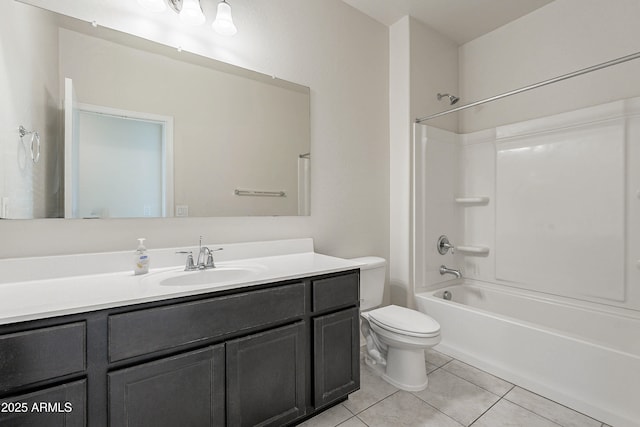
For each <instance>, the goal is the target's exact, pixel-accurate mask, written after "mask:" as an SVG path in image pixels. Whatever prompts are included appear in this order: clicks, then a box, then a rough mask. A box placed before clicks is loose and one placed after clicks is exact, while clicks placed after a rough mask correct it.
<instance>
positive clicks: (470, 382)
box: [432, 359, 516, 399]
mask: <svg viewBox="0 0 640 427" xmlns="http://www.w3.org/2000/svg"><path fill="white" fill-rule="evenodd" d="M454 360H457V359H454ZM452 361H453V360H452ZM462 363H464V362H462ZM447 365H448V363H447ZM469 366H471V365H469ZM471 367H472V368H475V366H471ZM442 369H444V370H445V371H447V373H449V374H451V375H453V376H455V377H458V378H460V379H461V380H464V381H466V382H468V383H469V384H473V385H474V386H476V387H479V388H481V389H482V390H484V391H486V392H488V393H491V394H493V395H494V396H498V397H499V398H501V399H502V398H503V397H504V396H506V395H507V393H509V392H510V391H511V390H513V388H514V387H516V385H515V384H512V383H510V382H509V381H506V380H503V379H502V378H500V377H496V376H495V375H492V374H490V373H488V372H485V371H482V369H478V368H476V369H478V370H479V371H482V372H484V373H485V374H487V375H491V376H492V377H494V378H497V379H499V380H501V381H504V382H505V383H507V384H509V385H511V387H509V390H507V391H506V392H504V393H503V394H498V393H495V392H493V391H491V390H489V389H487V388H484V387H482V386H481V385H480V384H476V383H474V382H473V381H469V380H468V379H467V378H464V377H461V376H460V375H458V374H456V373H455V372H451V371H450V370H448V369H447V368H445V367H444V366H443V367H442ZM432 372H435V371H432Z"/></svg>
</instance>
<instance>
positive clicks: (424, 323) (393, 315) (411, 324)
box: [367, 305, 440, 338]
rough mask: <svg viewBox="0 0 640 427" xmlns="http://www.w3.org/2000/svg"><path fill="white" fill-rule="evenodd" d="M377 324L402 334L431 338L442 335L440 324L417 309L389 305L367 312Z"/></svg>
mask: <svg viewBox="0 0 640 427" xmlns="http://www.w3.org/2000/svg"><path fill="white" fill-rule="evenodd" d="M367 314H368V318H369V320H370V321H371V322H373V323H374V324H375V325H376V326H378V327H380V328H382V329H385V330H387V331H389V332H393V333H396V334H400V335H406V336H410V337H418V338H431V337H436V336H438V335H440V324H439V323H438V322H436V321H435V320H434V319H432V318H431V317H429V316H427V315H426V314H424V313H421V312H419V311H416V310H411V309H409V308H405V307H399V306H397V305H388V306H386V307H382V308H378V309H376V310H372V311H370V312H368V313H367Z"/></svg>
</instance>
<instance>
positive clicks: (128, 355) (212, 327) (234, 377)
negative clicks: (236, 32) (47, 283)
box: [0, 270, 360, 427]
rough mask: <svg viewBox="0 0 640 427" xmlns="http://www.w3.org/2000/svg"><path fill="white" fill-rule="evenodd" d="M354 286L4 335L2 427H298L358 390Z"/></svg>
mask: <svg viewBox="0 0 640 427" xmlns="http://www.w3.org/2000/svg"><path fill="white" fill-rule="evenodd" d="M358 287H359V272H358V270H351V271H347V272H340V273H333V274H328V275H323V276H317V277H311V278H308V279H302V280H292V281H287V282H282V283H275V284H269V285H258V286H254V287H251V288H246V287H245V288H240V289H236V290H230V291H222V292H216V293H209V294H204V295H198V296H189V297H184V298H176V299H173V300H166V301H158V302H153V303H145V304H140V305H134V306H126V307H118V308H113V309H108V310H101V311H96V312H91V313H84V314H76V315H70V316H65V317H59V318H54V319H46V320H38V321H33V322H25V323H22V324H11V325H3V326H0V427H6V426H34V427H39V426H47V427H50V426H53V427H56V426H67V427H75V426H91V427H93V426H97V427H102V426H104V427H106V426H110V427H121V426H122V427H124V426H129V427H145V426H150V427H151V426H153V427H164V426H167V427H174V426H178V425H179V426H194V427H199V426H216V427H217V426H225V425H227V426H234V427H236V426H257V425H259V426H284V425H295V424H297V423H298V422H300V421H302V420H304V419H307V418H309V417H311V416H313V415H314V414H315V413H316V412H318V411H319V410H322V409H325V408H327V407H329V406H331V405H332V404H335V403H337V402H339V401H341V400H343V399H345V398H346V397H347V396H348V394H349V393H350V392H352V391H355V390H357V389H358V388H359V383H360V377H359V372H360V371H359V333H358V321H359V311H358V305H359V292H358ZM34 404H36V405H45V406H46V405H47V404H48V407H47V408H45V407H43V409H44V410H45V411H48V412H35V411H34V410H33V408H37V407H34V406H33V405H34ZM2 405H4V406H3V407H4V411H3V410H2V409H3V407H2ZM25 405H26V406H25ZM20 408H27V409H26V410H24V411H22V412H20V411H19V410H20Z"/></svg>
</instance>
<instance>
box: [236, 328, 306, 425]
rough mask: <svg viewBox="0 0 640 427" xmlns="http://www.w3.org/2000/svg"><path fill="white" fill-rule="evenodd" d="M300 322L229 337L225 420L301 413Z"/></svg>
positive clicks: (276, 421)
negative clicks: (237, 336)
mask: <svg viewBox="0 0 640 427" xmlns="http://www.w3.org/2000/svg"><path fill="white" fill-rule="evenodd" d="M304 338H305V328H304V323H303V322H298V323H295V324H292V325H289V326H285V327H281V328H277V329H272V330H270V331H267V332H262V333H259V334H254V335H249V336H247V337H244V338H239V339H236V340H233V341H229V342H227V425H229V426H233V427H244V426H282V425H285V424H287V423H289V422H291V421H293V420H295V419H296V418H298V417H301V416H303V415H304V414H305V411H306V409H305V408H306V402H305V359H306V355H305V347H306V346H305V340H304Z"/></svg>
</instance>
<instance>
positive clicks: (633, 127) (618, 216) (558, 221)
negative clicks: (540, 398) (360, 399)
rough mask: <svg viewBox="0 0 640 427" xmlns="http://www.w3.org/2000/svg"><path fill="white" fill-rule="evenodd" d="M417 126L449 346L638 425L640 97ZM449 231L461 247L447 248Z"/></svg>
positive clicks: (422, 264)
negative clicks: (455, 126)
mask: <svg viewBox="0 0 640 427" xmlns="http://www.w3.org/2000/svg"><path fill="white" fill-rule="evenodd" d="M414 131H415V139H414V143H415V147H414V153H415V156H414V159H415V163H414V165H413V169H414V171H415V173H414V188H415V192H414V224H413V228H414V230H415V246H414V250H413V254H414V265H415V283H416V286H415V288H416V301H417V305H418V308H419V309H420V310H421V311H423V312H426V313H427V314H429V315H431V316H434V318H436V319H437V320H438V321H439V322H440V324H441V325H442V337H443V338H442V343H441V345H442V346H443V351H446V352H449V353H451V354H452V355H453V356H455V357H457V358H459V359H460V360H463V361H466V362H467V363H471V364H474V365H475V366H479V367H481V368H482V369H485V370H486V371H488V372H491V373H494V374H496V375H499V376H501V377H503V378H505V379H507V380H509V381H511V382H514V383H516V384H519V385H521V386H523V387H526V388H528V389H530V390H532V391H534V392H536V393H539V394H542V395H544V396H547V397H549V398H551V399H554V400H556V401H558V402H560V403H563V404H565V405H568V406H571V407H573V408H576V409H578V410H580V411H582V412H584V413H586V414H588V415H590V416H592V417H594V418H596V419H601V420H604V421H607V422H608V423H609V424H612V425H616V426H629V427H631V426H634V427H635V426H637V425H638V424H637V420H638V417H640V412H639V411H638V408H637V395H638V376H637V373H638V366H640V352H639V351H640V350H639V349H638V348H637V346H635V344H632V343H636V342H637V331H638V329H637V325H638V323H639V322H640V98H632V99H627V100H620V101H615V102H610V103H606V104H602V105H599V106H595V107H589V108H584V109H580V110H576V111H573V112H568V113H561V114H556V115H552V116H548V117H545V118H539V119H535V120H530V121H526V122H520V123H515V124H511V125H506V126H500V127H497V128H494V129H489V130H484V131H480V132H474V133H470V134H455V133H453V132H449V131H444V130H441V129H438V128H435V127H431V126H426V125H415V127H414ZM441 234H447V235H448V236H449V239H450V241H451V243H452V244H454V245H455V246H456V247H457V249H456V251H455V253H454V254H451V253H447V254H446V255H440V254H439V253H438V251H437V248H436V242H437V240H438V237H439V236H440V235H441ZM441 264H444V265H446V266H447V267H451V268H461V269H462V273H463V277H464V280H463V281H458V280H456V281H454V280H451V276H441V275H440V274H439V271H438V269H439V266H440V265H441ZM459 282H463V283H464V284H463V285H462V286H458V287H455V286H454V287H453V288H449V289H450V290H451V293H452V294H453V300H452V301H451V302H449V301H444V300H443V299H442V290H443V287H444V286H448V285H451V284H458V283H459ZM436 289H438V290H437V291H436V292H432V291H433V290H436ZM467 296H468V298H467ZM474 301H475V302H474ZM616 343H618V344H616ZM620 343H629V345H627V344H624V345H621V344H620Z"/></svg>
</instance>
